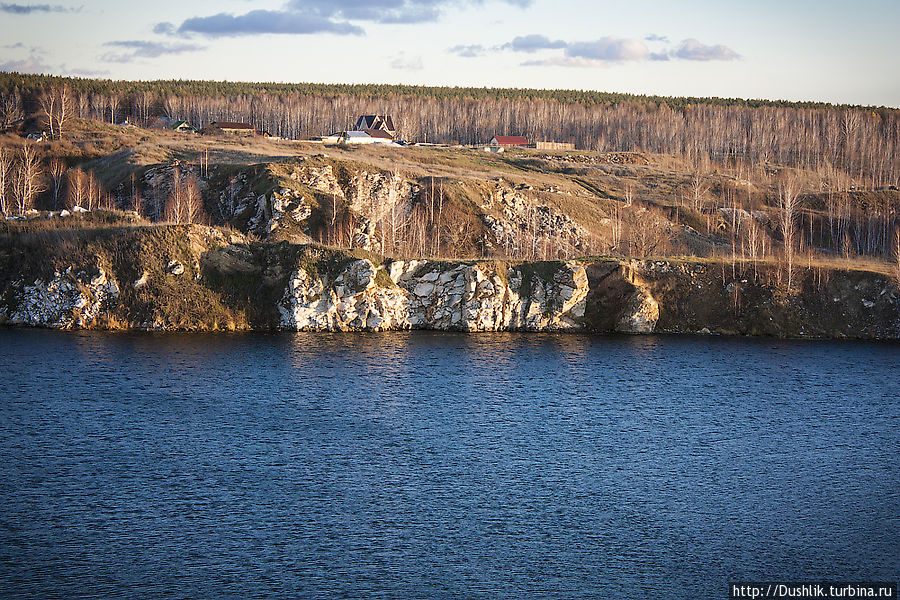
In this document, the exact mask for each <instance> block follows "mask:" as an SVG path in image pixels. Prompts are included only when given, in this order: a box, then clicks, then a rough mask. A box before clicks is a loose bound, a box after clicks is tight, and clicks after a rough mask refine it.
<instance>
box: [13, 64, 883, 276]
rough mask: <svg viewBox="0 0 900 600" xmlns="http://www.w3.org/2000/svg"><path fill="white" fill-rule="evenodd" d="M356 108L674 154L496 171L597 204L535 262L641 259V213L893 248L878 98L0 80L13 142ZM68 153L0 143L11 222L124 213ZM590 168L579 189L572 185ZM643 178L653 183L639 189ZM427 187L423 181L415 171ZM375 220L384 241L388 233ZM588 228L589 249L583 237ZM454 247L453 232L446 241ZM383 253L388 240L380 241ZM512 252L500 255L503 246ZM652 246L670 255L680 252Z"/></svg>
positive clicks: (468, 138)
mask: <svg viewBox="0 0 900 600" xmlns="http://www.w3.org/2000/svg"><path fill="white" fill-rule="evenodd" d="M360 114H389V115H392V117H393V120H394V123H395V124H396V126H397V128H398V131H397V137H398V138H403V139H406V140H409V141H413V142H423V141H427V142H432V143H438V144H448V145H463V146H475V145H478V144H485V143H486V142H487V141H488V140H490V138H491V137H492V136H493V135H498V134H506V135H523V136H525V137H526V138H528V139H529V140H531V141H565V142H574V143H575V145H576V147H577V149H578V151H579V152H603V153H646V154H648V155H655V156H659V155H663V156H668V157H672V158H673V159H675V160H676V161H677V164H678V167H677V168H676V169H675V170H674V171H672V172H671V173H669V174H668V175H667V174H666V173H664V172H662V171H659V172H654V174H653V176H652V177H651V176H649V175H647V174H646V172H645V173H644V174H643V175H641V174H640V173H639V172H638V171H627V170H626V171H614V170H611V169H610V168H606V167H599V168H593V170H591V169H587V168H586V167H584V165H582V166H580V167H577V166H576V167H572V166H566V167H564V168H558V165H557V163H552V164H551V163H547V162H546V161H544V163H541V161H540V158H539V157H534V156H533V157H531V158H528V159H527V160H526V161H524V162H522V161H520V162H519V163H515V164H512V165H511V166H514V167H515V168H516V169H519V170H522V169H524V170H529V169H530V170H532V171H541V170H542V169H545V170H546V169H549V171H547V172H555V173H556V175H555V176H560V177H563V178H564V179H565V178H567V179H568V180H571V181H574V182H577V183H578V185H580V186H582V187H587V189H589V190H595V191H597V193H598V196H597V198H599V200H600V201H602V203H605V204H608V206H605V207H604V208H603V211H605V212H604V213H603V214H604V215H607V216H608V217H609V218H606V217H603V218H600V221H602V222H604V223H606V222H607V221H609V220H610V219H611V220H612V221H613V225H612V226H611V227H606V226H605V225H604V226H603V227H600V226H599V225H597V224H596V223H588V224H587V226H586V227H587V229H586V231H591V232H592V233H591V234H590V237H591V241H587V240H585V243H583V244H582V243H580V242H579V243H578V244H575V243H569V242H566V243H565V244H563V243H561V242H559V240H557V241H555V242H553V243H552V244H551V243H550V242H549V241H548V240H544V241H543V242H542V243H543V244H544V247H545V248H546V247H553V248H556V250H554V251H552V252H549V253H548V251H544V252H543V253H542V255H543V256H544V257H548V256H549V257H553V256H559V257H566V256H569V255H571V254H572V253H573V252H575V251H576V248H582V249H588V248H590V249H596V248H598V247H599V248H601V249H602V250H603V251H605V252H612V253H619V254H631V255H647V254H650V253H652V251H653V250H659V249H661V248H662V245H660V244H659V243H657V242H659V240H657V242H654V243H649V244H648V243H646V242H647V240H643V241H642V240H641V238H642V237H646V236H648V235H649V233H648V231H649V230H648V226H647V225H648V223H657V224H658V225H659V226H656V227H654V228H651V229H655V231H656V232H657V233H658V234H659V235H657V236H656V237H661V236H663V234H665V235H669V236H675V235H676V233H673V232H677V231H685V230H690V231H693V230H698V231H700V232H701V233H703V234H704V235H706V236H707V237H708V238H709V240H711V242H710V243H711V244H712V246H711V247H712V248H715V247H716V245H717V244H718V245H719V246H722V247H724V248H728V247H731V249H732V252H737V251H740V252H741V253H742V254H745V255H750V256H754V257H757V256H763V255H768V254H770V253H772V252H775V250H776V248H780V250H778V252H779V253H780V255H782V256H784V257H786V258H787V260H789V261H790V262H793V260H794V251H795V250H801V249H803V248H808V249H809V248H819V249H821V250H822V251H825V252H834V253H841V254H843V255H848V254H851V253H852V254H855V255H867V256H876V257H880V258H884V259H893V257H894V256H895V255H896V254H897V253H898V250H897V248H896V247H897V246H898V244H900V242H898V234H897V232H896V227H897V218H898V214H900V207H898V206H897V194H896V189H897V187H898V185H900V111H898V110H897V109H894V108H884V107H860V106H833V105H827V104H821V103H791V102H780V101H763V100H752V101H751V100H740V99H719V98H666V97H654V96H634V95H629V94H613V93H602V92H590V91H588V92H583V91H571V90H529V89H481V88H438V87H416V86H392V85H324V84H274V83H232V82H212V81H149V82H139V81H135V82H129V81H108V80H96V79H77V78H60V77H50V76H38V75H20V74H16V73H0V130H6V131H8V132H13V131H14V132H17V133H18V135H20V136H24V135H26V134H27V133H29V132H32V133H34V132H37V133H39V134H41V135H43V136H46V137H48V138H49V139H50V140H65V139H66V137H67V135H68V132H69V130H70V129H71V128H72V124H73V123H97V124H103V123H105V124H120V123H122V122H124V121H128V122H130V123H133V124H136V125H138V126H139V127H141V128H146V127H151V126H153V125H154V123H155V122H157V121H158V120H159V118H160V117H167V118H169V119H178V120H186V121H189V122H190V123H191V124H192V125H193V126H195V127H198V128H201V127H203V126H205V125H207V124H209V123H211V122H213V121H242V122H249V123H251V124H252V125H253V126H254V127H255V128H256V129H257V130H259V131H264V132H267V133H268V134H271V135H272V136H275V137H276V138H282V139H285V140H302V139H308V138H310V137H312V136H319V135H323V134H330V133H333V132H336V131H341V130H344V129H347V128H350V127H352V125H353V123H354V122H355V121H356V118H357V116H358V115H360ZM6 139H7V140H9V139H10V138H9V137H8V136H7V138H6ZM48 151H49V150H48ZM550 158H554V160H557V159H558V158H565V157H550ZM569 158H570V159H571V160H576V158H577V157H569ZM578 160H581V159H578ZM588 160H594V159H592V158H588ZM207 161H208V158H207ZM83 162H85V161H84V160H82V159H79V157H78V156H75V155H68V156H61V155H59V156H51V155H49V154H46V153H45V155H41V153H40V152H39V151H38V150H36V147H35V146H33V145H29V144H25V145H24V146H22V145H18V147H16V146H14V145H11V144H9V143H6V144H0V212H3V213H4V214H23V213H24V212H25V211H26V210H27V209H29V208H31V207H33V206H39V205H41V202H38V201H37V200H38V198H43V199H44V200H43V206H44V207H45V208H52V207H58V206H60V205H61V204H62V203H63V202H62V199H63V198H66V199H67V203H68V204H69V205H73V202H74V205H77V206H85V207H87V208H89V209H91V208H93V207H100V206H104V207H107V208H122V207H126V208H127V207H132V206H133V205H134V200H133V199H132V196H135V197H139V196H140V190H138V191H136V190H135V183H134V181H135V179H134V175H132V181H131V188H130V190H131V191H130V192H128V193H127V194H124V195H123V197H121V198H118V197H116V194H117V193H120V194H121V193H122V189H124V188H122V187H121V186H120V187H119V188H116V189H112V188H111V187H107V188H106V189H103V188H102V186H101V180H103V179H104V174H103V173H100V172H97V173H95V172H94V171H95V169H93V168H85V167H84V165H83V164H81V163H83ZM504 164H506V165H507V166H509V165H510V164H511V163H510V161H506V163H504ZM564 164H572V163H564ZM535 165H537V166H535ZM554 165H557V166H554ZM617 168H618V167H617ZM673 168H674V167H673ZM579 169H581V170H579ZM208 170H209V165H208V164H207V165H206V171H207V172H208ZM176 172H178V171H177V170H176ZM202 174H203V169H202V168H201V169H200V171H199V172H197V171H196V170H191V169H187V170H186V171H185V173H184V176H185V178H186V179H185V180H184V181H182V180H181V179H178V180H177V181H175V183H174V184H172V186H174V189H176V190H178V192H177V193H175V194H174V195H173V198H175V200H176V201H177V202H175V203H174V204H173V203H172V202H169V203H168V204H169V206H167V205H166V200H165V198H163V197H162V196H165V194H162V195H160V192H159V191H158V190H157V192H154V194H155V196H154V197H155V198H156V200H155V205H154V208H153V211H152V212H151V213H149V214H148V215H147V216H150V217H152V218H154V219H158V220H169V221H174V222H184V221H191V220H193V219H194V218H195V216H196V215H197V214H199V212H200V208H201V206H202V204H203V199H202V198H201V197H200V196H201V190H200V188H204V189H206V188H205V187H204V186H208V185H209V182H208V181H200V180H201V179H203V176H202ZM198 175H199V176H200V177H199V178H198V177H197V176H198ZM423 176H424V175H423ZM595 176H596V179H595V180H592V181H593V183H591V182H590V181H588V180H589V179H590V178H591V177H595ZM179 177H181V175H179ZM654 177H656V178H657V179H658V180H659V181H662V182H664V185H663V186H662V187H660V186H659V184H657V183H648V181H651V180H652V179H653V178H654ZM629 178H630V179H629ZM642 178H643V179H642ZM107 179H108V178H107ZM207 179H208V177H207ZM430 181H431V182H432V185H433V181H434V175H433V174H431V175H430ZM598 182H600V183H599V184H598ZM201 184H202V185H201ZM598 185H599V186H600V187H597V186H598ZM604 186H606V187H604ZM125 187H127V186H125ZM600 188H603V189H600ZM751 188H754V191H753V192H752V193H751ZM467 189H468V188H467ZM604 190H605V191H604ZM148 193H149V192H148ZM421 197H422V198H430V202H431V204H433V203H434V202H433V194H432V196H429V194H428V193H427V192H423V194H422V196H421ZM73 199H74V200H73ZM138 199H140V198H138ZM209 201H210V200H209V199H207V204H208V203H209ZM331 201H332V202H333V201H334V196H332V198H331ZM325 204H327V202H326V201H324V200H323V206H324V205H325ZM420 208H421V207H420ZM408 209H409V210H410V211H414V212H410V213H409V214H405V215H404V218H405V219H407V220H413V219H415V218H419V219H420V220H422V217H421V215H420V214H419V213H418V212H415V210H417V209H416V206H415V205H413V204H411V205H410V206H409V207H408ZM754 209H764V211H763V212H765V211H768V216H767V217H765V219H762V220H760V219H761V217H760V215H759V214H757V213H753V215H754V216H753V218H749V215H750V214H751V213H752V212H753V210H754ZM522 210H525V211H526V212H528V214H529V215H531V216H530V217H528V218H529V219H530V221H531V225H529V226H528V227H525V228H524V229H522V231H521V232H520V233H519V234H516V236H518V237H522V236H524V237H526V238H527V237H529V236H531V237H534V235H535V232H537V231H538V229H540V228H539V226H538V225H537V221H538V220H539V219H541V218H544V219H545V220H546V218H548V217H542V216H541V215H542V214H545V213H546V211H544V213H542V212H541V211H542V210H543V208H541V207H540V206H538V205H537V204H535V205H534V206H530V205H529V206H526V207H525V208H522ZM644 210H648V211H649V212H646V213H644V212H641V211H644ZM337 212H338V209H337V207H336V206H333V207H332V209H331V213H330V216H328V215H326V214H325V213H327V210H325V209H324V208H323V212H322V214H321V215H318V216H316V215H313V221H315V220H316V219H318V220H319V222H330V224H331V225H332V226H333V228H334V227H337V226H336V225H335V224H336V223H337V224H339V223H342V222H343V223H344V225H343V227H344V229H345V230H346V233H345V234H341V235H338V234H337V233H335V232H334V231H324V230H323V231H319V232H317V239H319V240H321V241H325V242H328V241H329V240H330V241H331V242H334V240H336V239H346V240H348V241H347V242H346V244H344V245H352V242H351V241H350V240H351V239H352V235H351V230H352V229H353V228H352V227H351V226H349V225H347V223H349V222H351V221H352V222H354V223H355V222H356V221H357V220H358V217H360V215H353V214H351V212H352V211H351V210H350V208H349V205H348V207H345V210H344V213H345V214H343V216H342V217H341V218H340V219H339V218H338V217H337V214H336V213H337ZM420 212H421V211H420ZM433 213H434V210H433V207H432V210H430V212H429V213H428V214H430V215H431V217H430V218H431V219H432V221H431V222H427V219H426V220H422V223H423V224H421V226H420V227H418V228H417V229H416V231H419V238H421V239H422V240H424V239H426V238H429V237H430V239H432V240H434V241H435V244H436V246H435V247H434V248H433V249H432V253H433V254H434V255H453V254H454V252H455V250H454V249H453V248H445V247H444V246H443V244H444V237H442V236H444V233H442V232H443V231H445V230H446V231H449V229H447V228H451V229H452V225H451V224H450V223H449V222H448V223H446V224H444V228H445V229H440V228H438V227H437V226H435V224H434V222H433V220H434V216H433ZM597 214H598V215H599V214H600V213H597ZM417 215H418V217H417ZM723 215H724V216H723ZM369 216H370V217H371V218H372V219H375V220H377V221H378V225H377V227H378V228H379V235H381V236H382V238H383V237H384V230H385V229H386V226H385V224H384V223H385V221H384V219H385V218H386V217H385V215H384V214H379V215H375V214H373V215H369ZM391 217H392V218H394V215H393V214H392V215H391ZM523 218H524V217H523ZM342 219H343V220H342ZM311 222H312V221H311ZM410 222H412V221H410ZM479 227H482V228H483V225H479ZM686 228H687V229H686ZM390 229H391V232H392V235H391V239H393V233H394V231H395V230H396V229H397V226H396V225H395V224H392V226H391V228H390ZM401 229H402V227H401ZM476 229H477V227H476ZM520 229H521V227H520ZM607 229H608V230H607ZM722 231H724V232H726V233H725V234H722V233H721V232H722ZM665 232H668V233H665ZM504 235H506V236H507V237H506V239H505V240H504V241H499V242H498V243H499V244H500V245H502V247H503V248H504V250H505V253H506V254H510V252H512V253H513V254H516V255H518V254H523V252H525V251H523V250H522V248H525V247H530V248H531V250H530V251H529V252H530V256H531V258H534V255H535V248H536V245H535V244H536V243H535V242H534V240H531V241H528V240H524V239H518V237H516V236H514V237H515V239H513V238H512V237H509V235H508V234H504ZM567 235H568V234H567ZM573 235H574V234H573ZM578 235H587V234H585V233H584V231H582V233H580V234H578ZM598 236H599V237H598ZM576 237H577V236H576ZM651 237H653V236H651ZM600 238H603V243H595V242H596V241H597V239H600ZM471 242H472V240H468V241H457V243H458V245H459V247H461V248H465V247H467V246H468V245H470V243H471ZM479 243H480V242H479ZM391 246H392V247H396V245H395V244H394V243H393V242H392V244H391ZM414 246H415V244H413V245H412V247H414ZM481 247H482V253H484V252H485V250H484V246H483V245H482V246H481ZM495 247H496V246H495ZM513 247H514V248H516V250H515V251H511V250H510V248H513ZM668 247H669V249H670V250H673V249H674V250H678V251H686V250H685V247H684V246H683V245H678V244H669V245H668ZM385 249H387V248H385ZM690 251H691V252H697V250H696V248H693V249H691V250H690ZM703 252H705V253H707V254H708V253H709V252H711V251H708V250H704V251H703Z"/></svg>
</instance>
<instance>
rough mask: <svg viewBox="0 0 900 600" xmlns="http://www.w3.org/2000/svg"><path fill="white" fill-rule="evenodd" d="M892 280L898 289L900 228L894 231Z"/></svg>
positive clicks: (899, 282)
mask: <svg viewBox="0 0 900 600" xmlns="http://www.w3.org/2000/svg"><path fill="white" fill-rule="evenodd" d="M894 279H895V280H896V281H897V287H900V227H898V228H897V229H895V230H894Z"/></svg>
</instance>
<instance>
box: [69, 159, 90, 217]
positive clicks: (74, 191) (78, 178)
mask: <svg viewBox="0 0 900 600" xmlns="http://www.w3.org/2000/svg"><path fill="white" fill-rule="evenodd" d="M66 178H67V179H68V188H69V200H68V203H67V204H68V206H69V208H75V207H76V206H77V207H79V208H84V205H85V203H86V201H87V198H88V191H87V175H85V174H84V171H82V170H81V169H76V168H73V169H69V172H68V173H67V174H66Z"/></svg>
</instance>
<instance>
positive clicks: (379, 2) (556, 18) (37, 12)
mask: <svg viewBox="0 0 900 600" xmlns="http://www.w3.org/2000/svg"><path fill="white" fill-rule="evenodd" d="M45 1H46V2H47V3H44V2H45ZM898 25H900V1H898V0H856V1H855V2H845V1H841V2H838V1H835V0H754V1H753V2H727V1H722V0H715V1H707V0H682V1H679V2H673V1H672V0H633V1H626V2H622V1H619V2H609V1H606V0H593V1H592V0H572V1H566V0H258V1H250V0H214V1H209V0H191V1H189V2H185V1H184V0H181V1H174V0H156V1H154V2H152V3H151V2H140V3H132V2H123V1H122V0H81V1H80V2H79V1H78V0H75V1H74V2H69V1H65V0H41V2H40V3H29V2H21V1H20V2H0V71H18V72H29V73H52V74H54V75H72V76H79V77H101V78H109V79H129V80H138V79H139V80H149V79H214V80H229V81H277V82H313V83H404V84H414V85H448V86H477V87H518V88H545V89H560V88H564V89H577V90H599V91H606V92H627V93H634V94H653V95H666V96H719V97H729V98H731V97H737V98H766V99H772V100H779V99H783V100H798V101H805V100H809V101H824V102H832V103H838V104H845V103H846V104H862V105H873V106H891V107H900V36H898V35H897V34H896V28H897V26H898Z"/></svg>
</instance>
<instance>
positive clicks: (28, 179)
mask: <svg viewBox="0 0 900 600" xmlns="http://www.w3.org/2000/svg"><path fill="white" fill-rule="evenodd" d="M42 175H43V172H42V171H41V157H40V156H39V155H38V153H37V150H35V148H34V147H33V146H31V145H29V144H28V143H25V145H23V146H22V153H21V154H20V155H19V164H18V170H17V173H16V182H15V198H16V210H17V211H18V213H19V215H20V216H21V215H24V214H25V212H26V211H28V210H30V209H31V208H33V207H34V199H35V197H37V195H38V194H40V193H41V192H42V191H44V187H43V186H44V182H43V178H42Z"/></svg>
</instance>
